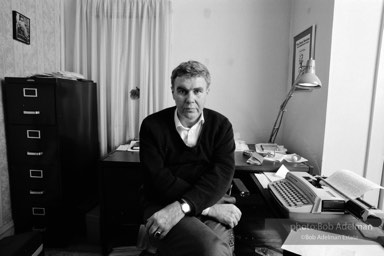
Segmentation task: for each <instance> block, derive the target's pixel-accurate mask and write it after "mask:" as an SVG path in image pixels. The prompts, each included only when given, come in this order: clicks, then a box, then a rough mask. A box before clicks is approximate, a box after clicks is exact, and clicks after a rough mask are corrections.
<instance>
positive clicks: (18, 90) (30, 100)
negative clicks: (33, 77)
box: [5, 83, 56, 124]
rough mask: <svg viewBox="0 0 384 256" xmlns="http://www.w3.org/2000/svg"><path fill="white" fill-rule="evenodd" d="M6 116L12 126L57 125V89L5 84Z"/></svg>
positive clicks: (32, 85)
mask: <svg viewBox="0 0 384 256" xmlns="http://www.w3.org/2000/svg"><path fill="white" fill-rule="evenodd" d="M5 99H6V100H5V104H6V110H7V112H6V116H7V120H8V122H9V123H12V124H55V122H56V119H55V87H54V85H37V84H34V83H30V84H28V83H26V84H23V83H20V84H5Z"/></svg>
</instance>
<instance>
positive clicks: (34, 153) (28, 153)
mask: <svg viewBox="0 0 384 256" xmlns="http://www.w3.org/2000/svg"><path fill="white" fill-rule="evenodd" d="M42 155H43V152H30V151H27V156H42Z"/></svg>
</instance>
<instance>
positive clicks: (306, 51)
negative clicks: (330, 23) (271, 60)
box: [292, 25, 316, 85]
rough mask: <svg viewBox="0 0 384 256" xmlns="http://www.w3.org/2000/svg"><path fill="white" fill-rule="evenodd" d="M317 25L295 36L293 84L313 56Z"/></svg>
mask: <svg viewBox="0 0 384 256" xmlns="http://www.w3.org/2000/svg"><path fill="white" fill-rule="evenodd" d="M315 32H316V26H315V25H312V26H310V27H309V28H307V29H306V30H304V31H303V32H301V33H300V34H298V35H296V36H295V37H294V38H293V65H292V85H293V83H294V82H295V80H296V79H297V77H298V75H299V74H300V71H301V70H302V69H303V68H304V66H305V65H307V61H308V60H309V59H310V58H313V52H314V50H315V49H314V47H315V46H314V45H315Z"/></svg>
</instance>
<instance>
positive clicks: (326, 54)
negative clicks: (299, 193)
mask: <svg viewBox="0 0 384 256" xmlns="http://www.w3.org/2000/svg"><path fill="white" fill-rule="evenodd" d="M383 6H384V1H383V0H367V1H361V0H337V1H334V0H326V1H316V0H295V1H294V2H293V6H292V14H291V17H292V26H291V28H292V30H291V33H292V36H294V35H296V34H297V33H299V32H300V31H301V30H303V29H304V28H305V27H307V26H309V25H311V24H316V25H317V40H316V56H315V59H316V71H317V74H318V76H319V77H320V79H321V80H322V82H323V87H322V88H321V89H320V90H317V91H313V92H312V93H300V94H299V93H297V94H296V95H295V96H294V97H295V98H294V99H293V100H291V102H290V103H289V111H288V113H287V115H286V119H285V123H284V126H283V137H284V140H283V141H284V144H285V145H286V146H287V147H288V148H289V149H292V150H293V151H295V152H298V153H300V152H302V154H303V155H305V156H308V158H309V160H310V161H311V163H312V164H313V165H314V167H315V171H316V173H320V172H321V174H322V175H325V176H329V175H330V174H331V173H333V172H334V171H336V170H339V169H349V170H351V171H354V172H355V173H357V174H360V175H362V176H364V177H367V178H369V179H371V180H372V181H374V182H376V183H380V179H381V175H382V174H381V171H382V165H383V154H384V150H383V148H384V141H377V140H380V138H383V135H382V129H381V134H380V133H379V132H378V129H379V127H383V121H384V120H383V117H381V118H380V117H379V115H378V113H382V111H381V110H380V111H379V107H380V105H379V102H380V101H384V97H383V94H382V86H383V84H381V85H380V83H379V82H378V79H379V78H380V76H378V74H379V73H378V70H380V68H379V67H378V65H379V61H378V60H379V59H378V58H379V57H378V56H380V55H379V52H378V50H379V42H380V39H379V38H380V33H383V27H382V16H383ZM362 21H364V22H362ZM291 54H292V53H291ZM381 65H382V64H381ZM382 69H383V67H381V70H382ZM380 93H381V94H380ZM374 110H376V112H374ZM376 150H379V151H380V152H375V151H376ZM375 193H376V198H375V199H374V200H373V199H372V198H370V197H371V195H368V194H367V195H366V197H365V198H366V199H367V200H368V201H369V202H370V203H372V204H375V205H376V204H377V195H378V191H376V192H375Z"/></svg>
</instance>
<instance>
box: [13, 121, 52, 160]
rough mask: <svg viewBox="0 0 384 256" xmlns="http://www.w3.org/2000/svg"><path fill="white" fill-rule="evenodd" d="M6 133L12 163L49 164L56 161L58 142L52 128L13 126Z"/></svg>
mask: <svg viewBox="0 0 384 256" xmlns="http://www.w3.org/2000/svg"><path fill="white" fill-rule="evenodd" d="M8 133H9V135H8V136H9V149H10V157H11V159H12V160H13V161H16V162H25V163H51V162H52V161H54V160H56V159H57V154H58V142H57V135H56V128H55V127H54V126H19V125H13V126H12V127H11V129H9V132H8Z"/></svg>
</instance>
